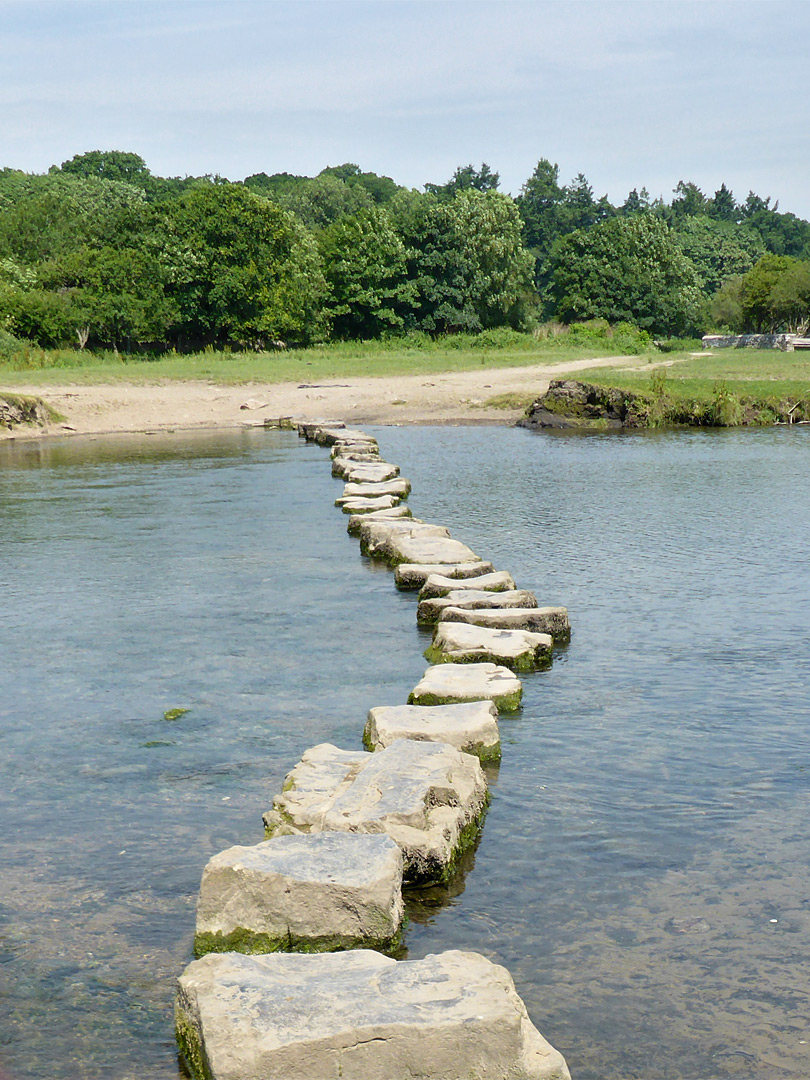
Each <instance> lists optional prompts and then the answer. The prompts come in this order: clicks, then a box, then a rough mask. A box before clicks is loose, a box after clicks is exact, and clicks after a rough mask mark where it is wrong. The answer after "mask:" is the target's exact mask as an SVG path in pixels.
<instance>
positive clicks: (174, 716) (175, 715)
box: [163, 709, 191, 720]
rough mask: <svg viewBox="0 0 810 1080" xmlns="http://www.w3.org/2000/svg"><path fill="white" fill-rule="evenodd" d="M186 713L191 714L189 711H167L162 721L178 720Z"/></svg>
mask: <svg viewBox="0 0 810 1080" xmlns="http://www.w3.org/2000/svg"><path fill="white" fill-rule="evenodd" d="M187 712H191V709H167V710H166V712H165V713H164V714H163V719H164V720H179V719H180V717H181V716H185V715H186V713H187Z"/></svg>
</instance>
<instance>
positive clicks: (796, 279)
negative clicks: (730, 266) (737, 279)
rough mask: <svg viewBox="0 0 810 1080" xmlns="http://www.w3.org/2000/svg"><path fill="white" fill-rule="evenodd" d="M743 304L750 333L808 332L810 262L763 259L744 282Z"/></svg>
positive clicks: (769, 256)
mask: <svg viewBox="0 0 810 1080" xmlns="http://www.w3.org/2000/svg"><path fill="white" fill-rule="evenodd" d="M740 303H741V308H742V316H743V325H744V328H745V329H746V330H750V331H753V332H755V333H776V332H777V331H782V330H784V331H792V332H797V331H798V332H804V331H805V330H806V329H807V324H808V321H809V320H810V261H807V260H800V259H794V258H792V256H790V255H774V254H773V253H770V252H769V253H768V254H767V255H763V256H762V258H761V259H760V260H759V261H758V262H757V264H756V266H754V267H753V268H752V269H751V270H749V271H748V273H747V274H745V276H744V277H743V279H742V287H741V291H740Z"/></svg>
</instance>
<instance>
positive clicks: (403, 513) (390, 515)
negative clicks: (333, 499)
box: [346, 503, 419, 536]
mask: <svg viewBox="0 0 810 1080" xmlns="http://www.w3.org/2000/svg"><path fill="white" fill-rule="evenodd" d="M398 518H409V519H410V520H411V521H418V520H419V519H418V518H415V517H413V516H412V513H411V508H410V507H409V506H407V505H406V504H405V503H400V505H399V506H392V507H391V509H390V510H371V511H370V512H369V513H367V514H352V516H351V517H350V518H349V524H348V525H347V526H346V532H347V533H348V534H349V536H359V535H360V529H361V528H362V526H363V523H364V522H366V521H369V520H371V521H396V520H397V519H398Z"/></svg>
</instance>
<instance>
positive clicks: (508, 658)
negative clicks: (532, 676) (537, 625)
mask: <svg viewBox="0 0 810 1080" xmlns="http://www.w3.org/2000/svg"><path fill="white" fill-rule="evenodd" d="M552 645H553V641H552V639H551V635H550V634H533V633H532V632H531V631H530V630H492V629H490V628H488V627H486V626H470V625H469V624H468V623H461V622H440V623H438V625H437V626H436V631H435V633H434V634H433V642H432V644H431V645H429V646H428V648H427V649H425V659H426V660H429V661H430V662H431V664H447V663H453V664H478V663H486V662H487V661H489V662H490V663H493V664H503V665H504V666H505V667H508V668H511V669H512V670H513V671H533V670H534V669H535V668H542V667H548V665H549V664H550V663H551V649H552Z"/></svg>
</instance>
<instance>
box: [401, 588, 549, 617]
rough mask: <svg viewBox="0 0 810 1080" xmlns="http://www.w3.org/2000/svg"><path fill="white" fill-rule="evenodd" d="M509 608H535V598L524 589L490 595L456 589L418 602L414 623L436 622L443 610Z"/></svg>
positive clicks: (467, 589)
mask: <svg viewBox="0 0 810 1080" xmlns="http://www.w3.org/2000/svg"><path fill="white" fill-rule="evenodd" d="M449 607H458V608H467V609H474V608H509V607H520V608H530V607H537V597H536V596H535V595H534V593H530V592H528V591H527V590H526V589H510V590H509V591H507V592H499V593H492V592H487V591H486V590H485V589H470V588H466V589H456V590H454V591H453V592H449V593H448V594H447V595H446V596H436V597H433V598H432V599H430V600H420V602H419V606H418V607H417V609H416V621H417V622H418V623H422V624H428V623H435V622H438V621H439V619H440V617H441V614H442V612H443V611H444V609H445V608H449Z"/></svg>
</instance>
